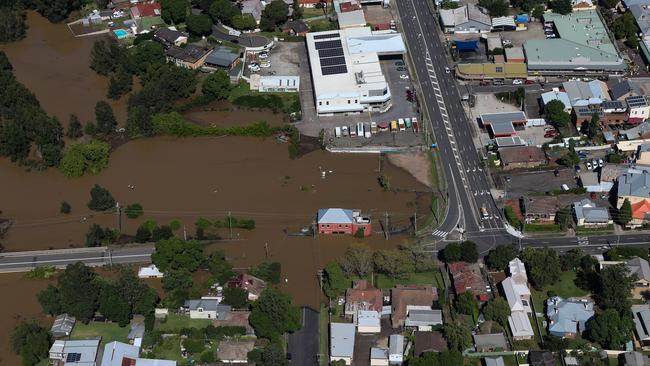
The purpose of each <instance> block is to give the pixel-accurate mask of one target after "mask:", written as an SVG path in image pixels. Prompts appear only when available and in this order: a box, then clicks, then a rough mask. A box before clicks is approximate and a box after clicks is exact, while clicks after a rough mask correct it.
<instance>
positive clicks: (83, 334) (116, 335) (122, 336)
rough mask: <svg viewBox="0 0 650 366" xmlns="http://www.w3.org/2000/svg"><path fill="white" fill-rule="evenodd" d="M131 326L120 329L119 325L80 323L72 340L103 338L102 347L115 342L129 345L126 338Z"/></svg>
mask: <svg viewBox="0 0 650 366" xmlns="http://www.w3.org/2000/svg"><path fill="white" fill-rule="evenodd" d="M129 330H130V328H129V326H126V327H120V326H119V325H117V323H98V322H90V323H88V324H83V323H81V322H78V323H77V324H75V326H74V329H73V330H72V334H71V335H70V338H71V339H87V338H90V337H97V336H101V337H102V345H104V344H106V343H110V342H113V341H119V342H124V343H128V339H127V338H126V337H127V336H128V335H129Z"/></svg>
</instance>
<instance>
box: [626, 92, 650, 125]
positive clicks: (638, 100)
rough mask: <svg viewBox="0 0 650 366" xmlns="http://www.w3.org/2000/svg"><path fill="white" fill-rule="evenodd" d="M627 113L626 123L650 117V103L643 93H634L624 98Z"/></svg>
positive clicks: (637, 121) (641, 120) (639, 121)
mask: <svg viewBox="0 0 650 366" xmlns="http://www.w3.org/2000/svg"><path fill="white" fill-rule="evenodd" d="M625 102H626V103H627V108H628V114H629V115H630V117H629V119H628V123H641V122H643V121H645V120H646V119H648V118H649V117H650V105H649V104H648V101H647V100H646V98H645V97H644V96H643V95H634V96H631V97H627V98H625Z"/></svg>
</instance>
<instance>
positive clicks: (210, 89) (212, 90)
mask: <svg viewBox="0 0 650 366" xmlns="http://www.w3.org/2000/svg"><path fill="white" fill-rule="evenodd" d="M231 89H232V87H231V85H230V76H229V75H228V73H227V72H226V71H225V70H217V71H215V72H213V73H212V74H210V75H208V77H207V78H205V80H204V81H203V85H201V91H202V92H203V94H205V95H209V96H211V97H212V98H215V99H218V100H222V99H226V98H228V96H229V95H230V90H231Z"/></svg>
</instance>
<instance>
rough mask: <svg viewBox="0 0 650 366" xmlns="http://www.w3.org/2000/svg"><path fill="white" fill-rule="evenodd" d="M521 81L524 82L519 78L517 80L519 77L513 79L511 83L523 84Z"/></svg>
mask: <svg viewBox="0 0 650 366" xmlns="http://www.w3.org/2000/svg"><path fill="white" fill-rule="evenodd" d="M523 83H524V82H523V81H521V80H519V79H515V80H513V81H512V85H521V84H523Z"/></svg>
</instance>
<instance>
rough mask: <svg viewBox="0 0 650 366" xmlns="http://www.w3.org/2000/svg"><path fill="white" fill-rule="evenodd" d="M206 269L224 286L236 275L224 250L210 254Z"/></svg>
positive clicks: (206, 261)
mask: <svg viewBox="0 0 650 366" xmlns="http://www.w3.org/2000/svg"><path fill="white" fill-rule="evenodd" d="M205 267H206V268H207V270H208V271H210V273H211V274H212V277H214V279H215V280H217V282H219V283H220V284H222V285H224V284H225V283H226V282H228V280H230V279H231V278H232V277H233V276H234V275H235V272H234V271H233V270H232V264H230V262H228V261H227V260H226V254H225V253H224V252H223V251H222V250H217V251H216V252H212V253H210V256H209V257H208V258H207V259H206V260H205Z"/></svg>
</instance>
